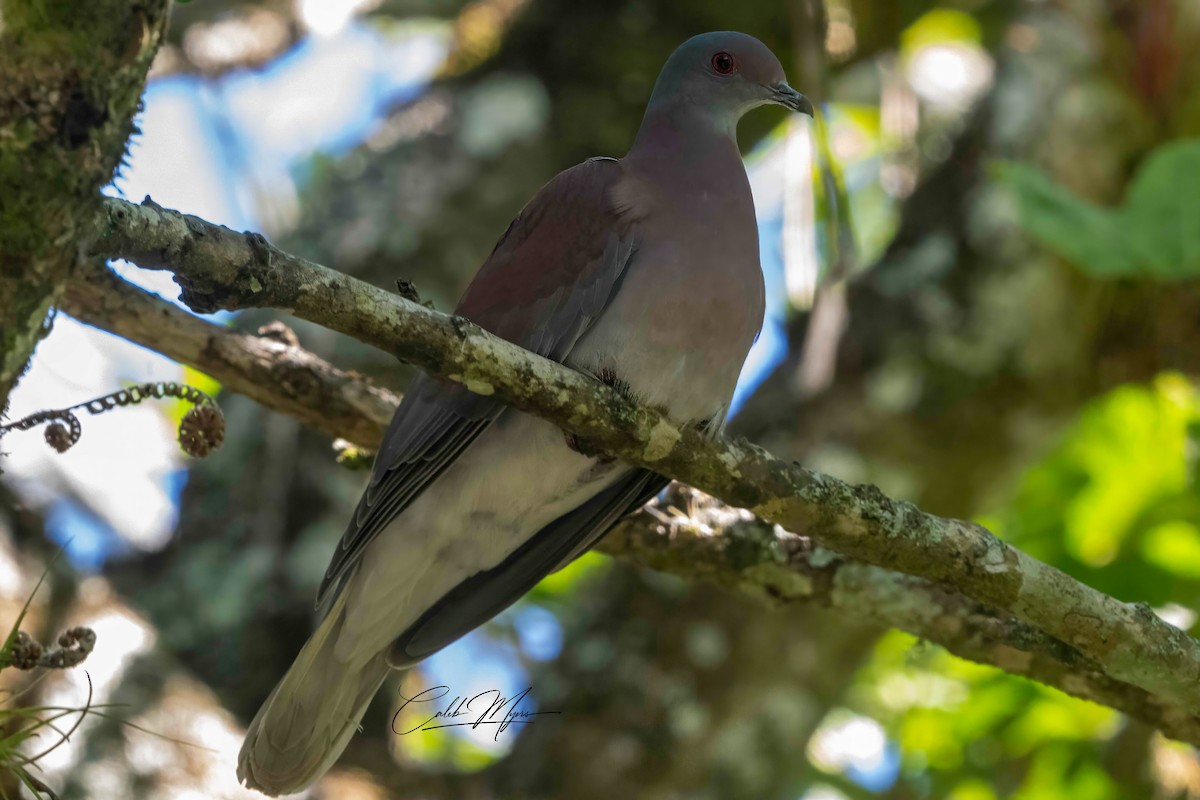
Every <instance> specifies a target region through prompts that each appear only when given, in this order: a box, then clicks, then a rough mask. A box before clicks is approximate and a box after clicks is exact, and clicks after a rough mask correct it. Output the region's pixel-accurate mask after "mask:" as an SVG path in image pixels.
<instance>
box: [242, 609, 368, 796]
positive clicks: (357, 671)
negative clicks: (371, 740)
mask: <svg viewBox="0 0 1200 800" xmlns="http://www.w3.org/2000/svg"><path fill="white" fill-rule="evenodd" d="M345 595H346V592H342V597H340V598H338V601H337V602H336V603H335V604H334V606H333V607H332V608H331V609H330V611H329V613H328V614H327V615H326V616H325V620H324V622H322V623H321V625H320V627H318V628H317V630H316V632H314V633H313V635H312V636H311V637H310V638H309V640H308V642H307V643H305V645H304V648H303V649H302V650H301V651H300V654H299V655H298V656H296V661H295V663H293V664H292V667H291V669H289V670H288V672H287V674H286V675H284V676H283V680H281V681H280V682H279V685H278V686H276V687H275V690H274V691H273V692H271V696H270V697H268V698H267V701H266V702H265V703H263V706H262V708H260V709H259V711H258V714H257V715H256V716H255V717H254V721H253V722H251V723H250V730H249V731H247V733H246V741H245V742H244V743H243V744H242V752H241V753H240V754H239V755H238V770H237V774H238V780H240V781H241V782H242V783H244V784H245V785H246V786H248V787H249V788H251V789H256V790H258V791H260V792H263V793H264V794H267V795H270V796H272V797H275V796H277V795H281V794H291V793H292V792H298V791H300V790H302V789H305V788H307V787H308V786H310V785H312V784H313V783H314V782H315V781H316V780H317V779H318V778H320V777H321V776H322V775H324V774H325V772H326V771H327V770H328V769H329V768H330V767H331V766H333V763H334V762H335V761H336V760H337V758H338V756H340V755H341V754H342V750H344V749H345V748H346V744H347V743H348V742H349V741H350V737H351V736H353V735H354V731H355V730H356V729H357V727H358V722H359V720H361V719H362V716H363V714H364V713H366V710H367V705H368V704H369V703H370V702H371V698H372V697H374V696H375V693H376V692H377V691H378V690H379V686H380V684H382V683H383V680H384V678H385V677H387V673H388V669H389V668H388V665H387V661H386V660H385V658H384V654H382V653H381V654H379V655H376V656H374V657H373V658H370V659H369V660H367V661H366V662H365V663H360V664H351V663H346V662H345V661H342V660H339V659H338V658H337V657H336V656H335V655H334V644H335V643H336V642H337V634H338V631H340V630H341V627H342V618H343V607H344V605H345Z"/></svg>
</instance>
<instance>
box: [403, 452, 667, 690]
mask: <svg viewBox="0 0 1200 800" xmlns="http://www.w3.org/2000/svg"><path fill="white" fill-rule="evenodd" d="M667 483H669V479H668V478H664V477H663V476H662V475H659V474H657V473H655V472H650V471H649V470H644V469H635V470H630V471H629V472H628V473H626V474H625V476H624V477H623V478H622V479H621V480H619V481H617V482H616V483H615V484H613V485H612V486H610V487H608V488H607V489H605V490H604V491H602V492H600V493H599V494H597V495H596V496H595V497H593V498H592V499H591V500H589V501H587V502H586V503H584V504H582V505H581V506H579V507H578V508H576V509H574V510H572V511H569V512H567V513H566V514H564V515H562V516H561V517H559V518H558V519H556V520H555V521H554V522H551V523H550V524H549V525H547V526H546V527H544V528H542V529H541V530H540V531H538V532H537V534H536V535H534V536H533V537H532V538H530V539H529V541H527V542H525V544H523V545H521V547H519V548H518V549H517V550H516V551H514V552H513V553H512V555H510V556H509V557H508V558H506V559H505V560H504V561H502V562H500V563H499V564H498V565H496V566H495V567H492V568H491V569H489V570H484V571H483V572H478V573H476V574H474V575H472V576H471V577H469V578H467V579H466V580H464V581H462V582H461V583H459V584H458V586H456V587H454V589H452V590H450V591H449V592H448V593H447V594H445V595H444V596H443V597H442V598H441V599H440V600H439V601H438V602H437V603H436V604H435V605H434V606H433V607H432V608H430V609H429V610H428V611H426V612H425V613H424V614H423V615H422V616H421V618H420V619H418V620H417V621H416V622H415V623H414V624H413V625H411V626H410V627H409V628H408V629H407V630H406V631H405V632H404V633H403V634H401V635H400V637H399V638H398V639H396V641H395V643H394V644H393V645H392V648H391V652H390V653H389V654H388V663H389V664H390V665H391V666H392V667H394V668H397V669H402V668H404V667H409V666H411V665H413V664H416V663H417V662H419V661H421V660H423V659H425V658H427V657H428V656H430V655H432V654H433V653H436V652H437V651H438V650H441V649H442V648H443V647H445V646H446V645H448V644H450V643H451V642H453V641H454V640H456V639H457V638H458V637H460V636H462V635H463V634H465V633H467V632H469V631H472V630H474V629H475V628H477V627H479V626H480V625H482V624H483V623H485V622H487V621H488V620H489V619H491V618H492V617H494V616H495V615H496V614H498V613H499V612H501V611H503V610H504V609H505V608H507V607H508V606H510V605H512V604H513V603H514V602H516V601H517V600H518V599H519V598H520V597H521V596H522V595H524V594H525V593H526V592H528V591H529V590H530V589H532V588H533V587H534V585H535V584H536V583H537V582H538V581H540V580H541V579H542V578H544V577H545V576H546V575H548V574H550V573H551V572H553V571H554V570H555V569H558V568H560V567H564V566H566V565H567V564H568V563H569V562H570V561H573V560H574V559H575V558H576V557H577V556H579V555H580V554H582V553H584V552H585V551H587V550H588V549H589V548H591V547H592V545H594V544H595V543H596V542H597V541H599V540H600V538H601V537H602V536H603V535H604V534H605V533H607V532H608V531H609V529H610V528H612V527H613V525H615V524H616V523H617V521H618V520H619V519H620V518H621V517H623V516H625V514H627V513H629V512H630V511H633V510H635V509H638V508H640V507H641V506H642V505H643V504H644V503H645V502H646V501H647V500H649V499H650V498H652V497H654V496H655V495H656V494H658V493H659V492H660V491H662V489H663V487H664V486H666V485H667Z"/></svg>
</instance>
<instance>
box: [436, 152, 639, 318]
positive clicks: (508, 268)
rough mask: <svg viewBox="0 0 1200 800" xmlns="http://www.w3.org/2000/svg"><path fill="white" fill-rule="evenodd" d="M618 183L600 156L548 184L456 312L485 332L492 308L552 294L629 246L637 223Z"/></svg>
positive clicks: (610, 161)
mask: <svg viewBox="0 0 1200 800" xmlns="http://www.w3.org/2000/svg"><path fill="white" fill-rule="evenodd" d="M624 177H625V170H624V168H623V166H622V164H621V162H620V161H619V160H618V159H615V158H608V157H603V156H599V157H595V158H589V159H587V160H586V161H583V162H581V163H579V164H576V165H575V166H573V167H570V168H568V169H566V170H563V171H562V172H560V173H558V175H556V176H554V177H553V178H551V179H550V181H548V182H547V183H546V184H545V185H544V186H542V188H541V189H540V190H538V192H537V193H536V194H534V196H533V197H532V198H531V199H530V200H529V202H528V203H526V204H525V207H524V208H522V209H521V212H520V213H519V214H518V215H517V216H516V218H514V219H513V221H512V222H511V223H510V224H509V226H508V228H507V230H505V232H504V234H503V235H502V236H501V237H500V239H499V240H498V241H497V242H496V246H495V247H494V248H493V250H492V252H491V254H490V255H489V256H488V258H487V260H486V261H485V262H484V263H483V265H482V266H481V267H480V269H479V272H478V273H476V275H475V278H474V279H473V280H472V281H471V283H470V285H469V286H468V287H467V290H466V292H464V294H463V297H462V299H461V300H460V301H459V305H458V307H457V308H456V309H455V313H457V314H460V315H462V316H465V317H468V318H469V319H471V320H473V321H475V322H477V323H479V324H481V325H483V326H484V327H485V328H486V327H488V324H487V323H488V318H489V315H490V314H491V313H492V311H493V310H494V309H498V308H511V307H513V306H522V305H526V304H528V303H529V302H530V301H533V300H536V299H538V298H542V297H546V296H548V295H550V294H554V293H557V292H559V291H560V290H562V289H563V288H564V287H567V286H570V285H571V284H574V283H576V282H578V281H579V280H580V279H581V278H584V279H586V277H587V273H588V272H589V271H591V270H594V269H597V268H602V267H604V265H606V264H608V262H610V261H611V260H612V258H613V257H614V256H616V253H615V252H614V250H619V249H622V246H624V247H629V246H632V244H633V240H634V239H635V238H636V231H635V230H634V227H635V226H634V223H635V222H636V220H635V219H634V218H633V217H631V216H630V215H629V214H627V213H626V209H624V208H623V207H622V205H621V203H620V202H619V200H618V195H619V192H618V188H619V186H620V185H621V183H622V182H623V180H624Z"/></svg>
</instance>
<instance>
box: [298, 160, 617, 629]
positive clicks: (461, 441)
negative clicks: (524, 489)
mask: <svg viewBox="0 0 1200 800" xmlns="http://www.w3.org/2000/svg"><path fill="white" fill-rule="evenodd" d="M620 177H621V167H620V164H619V163H617V162H616V161H615V160H614V159H590V160H588V161H585V162H583V163H582V164H579V165H578V166H575V167H572V168H571V169H568V170H566V171H564V172H562V173H560V174H559V175H558V176H557V177H555V178H554V179H553V180H551V181H550V182H549V183H548V184H546V185H545V186H544V187H542V189H541V190H540V191H539V192H538V193H537V194H536V195H534V197H533V199H532V200H530V201H529V204H528V205H526V206H525V208H524V209H523V210H522V211H521V213H520V214H519V215H518V216H517V218H516V219H515V220H513V222H512V224H511V225H509V227H508V230H507V231H505V233H504V235H503V236H502V237H501V238H500V241H499V242H498V243H497V244H496V247H495V249H494V250H493V251H492V254H491V255H490V256H489V257H488V259H487V261H486V262H485V263H484V265H483V267H481V268H480V270H479V272H478V274H477V275H476V276H475V278H474V280H472V281H471V284H470V286H468V287H467V290H466V293H465V294H464V295H463V298H462V300H461V301H460V302H459V305H458V308H457V309H455V313H456V314H459V315H461V316H464V317H466V318H467V319H470V320H471V321H472V322H474V323H476V324H477V325H479V326H480V327H482V328H484V329H485V330H487V331H489V332H491V333H493V334H495V335H497V336H500V337H501V338H504V339H507V340H508V341H510V342H513V343H514V344H517V345H520V346H522V347H524V348H526V349H527V350H532V351H533V352H535V353H537V354H539V355H542V356H546V357H547V358H551V359H553V360H555V361H562V360H563V359H564V358H566V356H567V354H568V353H569V352H570V351H571V348H572V347H573V346H574V345H575V342H576V341H577V340H578V339H579V337H580V336H581V335H582V334H583V332H584V331H586V330H587V329H588V327H589V326H590V325H591V324H592V322H593V321H594V320H595V319H596V317H598V316H599V315H600V313H601V312H602V311H603V310H604V307H605V306H607V305H608V302H609V300H610V299H611V298H612V297H613V295H614V294H615V292H616V290H617V288H618V286H619V285H620V282H621V278H622V276H623V275H624V273H625V269H626V267H627V266H628V265H629V262H630V260H631V258H632V256H633V253H634V250H635V249H636V247H637V242H636V236H635V234H634V230H633V225H632V220H631V219H629V218H628V217H627V215H625V214H623V213H622V212H621V211H619V210H618V209H617V208H616V207H615V206H614V203H613V199H612V190H613V188H614V186H615V185H616V183H617V181H618V180H619V179H620ZM504 408H505V406H504V405H503V404H502V403H500V402H499V401H498V400H496V399H494V398H491V397H484V396H481V395H476V394H472V393H471V392H469V391H467V389H465V388H464V387H462V386H461V385H459V384H454V383H450V382H448V381H443V380H440V379H436V378H431V377H429V376H427V375H421V376H419V377H418V378H417V379H416V380H415V381H414V383H413V385H412V387H411V388H410V390H409V391H408V393H407V394H405V396H404V400H403V401H402V402H401V403H400V407H399V408H398V409H397V410H396V414H395V416H394V417H393V418H392V422H391V425H389V426H388V430H387V433H386V434H384V439H383V444H382V446H381V447H380V449H379V453H378V455H377V456H376V457H375V466H374V469H373V470H372V474H371V482H370V484H369V485H368V487H367V490H366V492H364V493H363V497H362V499H361V500H360V501H359V504H358V508H357V509H356V510H355V513H354V517H353V519H352V520H351V521H350V524H349V526H348V527H347V529H346V532H345V534H343V536H342V541H341V544H340V545H339V546H338V548H337V551H336V552H335V553H334V556H333V560H332V562H331V563H330V565H329V569H328V570H327V571H326V573H325V580H324V581H323V582H322V584H321V589H320V591H319V592H318V596H317V605H318V607H319V608H324V607H327V606H328V601H329V600H330V599H331V598H332V597H334V596H336V594H337V587H339V586H340V584H341V582H342V580H343V578H345V577H346V576H347V575H348V574H349V572H350V570H351V569H352V568H353V567H354V565H355V564H356V563H357V562H358V559H359V558H360V557H361V556H362V553H363V550H364V548H365V547H366V546H367V545H368V544H369V543H370V542H371V540H372V539H374V537H375V536H376V535H378V533H379V532H380V531H381V530H383V528H384V527H386V526H387V524H388V523H389V522H391V521H392V520H393V519H395V517H396V516H397V515H398V514H400V513H401V512H402V511H403V510H404V509H405V508H406V507H407V506H408V505H409V504H410V503H411V502H412V501H413V499H414V498H416V497H417V496H418V495H419V494H420V493H421V492H422V491H424V489H425V488H426V487H427V486H428V485H429V484H430V483H432V482H433V480H434V479H436V478H437V477H438V475H440V474H441V473H442V472H443V471H444V470H445V469H446V468H447V467H449V466H450V465H451V464H452V463H454V461H455V460H456V459H457V458H458V457H459V456H460V455H462V453H463V451H465V450H466V449H467V447H468V446H469V445H470V444H471V442H473V441H474V440H475V438H476V437H478V436H479V434H480V433H481V432H482V431H483V430H484V429H485V428H487V426H488V425H490V424H491V423H492V422H494V421H495V420H496V418H497V417H498V416H499V415H500V414H501V413H502V412H503V411H504Z"/></svg>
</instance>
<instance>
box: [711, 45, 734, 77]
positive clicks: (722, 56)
mask: <svg viewBox="0 0 1200 800" xmlns="http://www.w3.org/2000/svg"><path fill="white" fill-rule="evenodd" d="M712 68H713V69H714V70H716V72H717V74H718V75H732V74H733V73H734V71H735V70H736V69H737V62H736V61H734V60H733V56H731V55H729V53H726V52H725V51H724V50H722V51H721V52H719V53H717V54H716V55H715V56H713V57H712Z"/></svg>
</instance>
